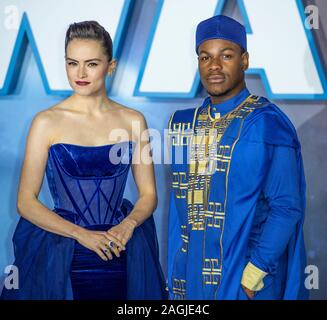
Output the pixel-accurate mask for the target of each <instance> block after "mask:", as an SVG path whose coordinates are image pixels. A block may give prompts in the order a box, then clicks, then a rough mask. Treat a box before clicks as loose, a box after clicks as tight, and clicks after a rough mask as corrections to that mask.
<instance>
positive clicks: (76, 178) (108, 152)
mask: <svg viewBox="0 0 327 320" xmlns="http://www.w3.org/2000/svg"><path fill="white" fill-rule="evenodd" d="M133 146H134V143H133V142H132V141H126V142H120V143H117V144H108V145H103V146H94V147H93V146H81V145H74V144H67V143H57V144H54V145H52V146H51V147H50V148H49V155H48V162H47V166H46V176H47V180H48V185H49V188H50V192H51V195H52V198H53V201H54V206H55V208H54V211H55V212H57V213H58V214H60V215H62V216H65V218H66V219H68V220H70V221H72V222H74V223H76V224H78V225H81V226H90V225H98V224H111V225H115V224H117V223H119V222H120V221H121V220H122V219H123V218H124V213H123V212H122V211H121V210H120V208H121V204H122V201H123V193H124V189H125V184H126V180H127V176H128V172H129V168H130V165H131V159H132V154H133Z"/></svg>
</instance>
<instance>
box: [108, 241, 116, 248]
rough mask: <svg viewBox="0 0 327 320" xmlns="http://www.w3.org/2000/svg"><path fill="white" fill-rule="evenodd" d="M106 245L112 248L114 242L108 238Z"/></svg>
mask: <svg viewBox="0 0 327 320" xmlns="http://www.w3.org/2000/svg"><path fill="white" fill-rule="evenodd" d="M108 246H109V248H114V247H115V243H114V242H113V241H112V240H110V241H109V243H108Z"/></svg>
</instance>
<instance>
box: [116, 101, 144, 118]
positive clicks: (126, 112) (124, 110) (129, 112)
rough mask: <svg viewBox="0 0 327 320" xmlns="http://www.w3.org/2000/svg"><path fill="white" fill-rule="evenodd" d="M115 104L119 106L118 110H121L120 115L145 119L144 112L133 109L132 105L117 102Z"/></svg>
mask: <svg viewBox="0 0 327 320" xmlns="http://www.w3.org/2000/svg"><path fill="white" fill-rule="evenodd" d="M115 106H116V108H117V111H119V112H120V115H121V116H123V117H126V119H129V120H134V121H135V120H138V121H140V120H141V121H144V119H145V118H144V115H143V113H142V112H140V111H138V110H136V109H133V108H131V107H127V106H125V105H122V104H119V103H117V102H115Z"/></svg>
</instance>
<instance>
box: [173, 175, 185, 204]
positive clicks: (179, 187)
mask: <svg viewBox="0 0 327 320" xmlns="http://www.w3.org/2000/svg"><path fill="white" fill-rule="evenodd" d="M172 187H173V189H175V195H176V198H178V199H185V198H186V197H187V189H188V185H187V176H186V172H173V182H172Z"/></svg>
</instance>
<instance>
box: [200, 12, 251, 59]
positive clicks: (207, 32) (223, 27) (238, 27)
mask: <svg viewBox="0 0 327 320" xmlns="http://www.w3.org/2000/svg"><path fill="white" fill-rule="evenodd" d="M211 39H224V40H228V41H231V42H234V43H236V44H238V45H239V46H241V47H242V48H243V49H244V50H245V51H246V50H247V46H246V31H245V28H244V26H243V25H242V24H240V23H239V22H237V21H236V20H234V19H232V18H230V17H227V16H223V15H218V16H214V17H212V18H209V19H207V20H204V21H202V22H200V23H199V24H198V26H197V28H196V48H195V51H196V53H198V50H199V46H200V45H201V44H202V43H203V42H204V41H207V40H211Z"/></svg>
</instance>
